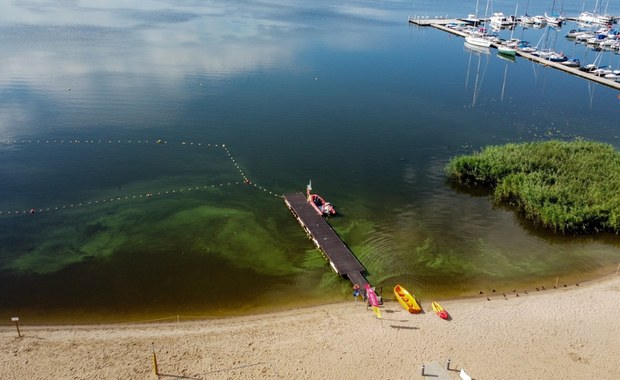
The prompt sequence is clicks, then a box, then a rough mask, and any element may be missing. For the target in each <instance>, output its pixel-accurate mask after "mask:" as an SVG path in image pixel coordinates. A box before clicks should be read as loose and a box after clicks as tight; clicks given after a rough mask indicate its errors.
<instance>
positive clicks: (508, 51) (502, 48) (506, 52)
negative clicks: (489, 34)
mask: <svg viewBox="0 0 620 380" xmlns="http://www.w3.org/2000/svg"><path fill="white" fill-rule="evenodd" d="M497 51H498V52H499V53H500V54H503V55H510V56H513V57H514V56H515V55H517V49H514V48H511V47H508V46H505V45H498V46H497Z"/></svg>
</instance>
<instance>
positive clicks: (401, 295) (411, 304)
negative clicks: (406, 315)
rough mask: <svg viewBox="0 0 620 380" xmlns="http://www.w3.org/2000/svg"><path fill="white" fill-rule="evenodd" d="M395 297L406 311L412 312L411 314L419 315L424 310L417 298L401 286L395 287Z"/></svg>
mask: <svg viewBox="0 0 620 380" xmlns="http://www.w3.org/2000/svg"><path fill="white" fill-rule="evenodd" d="M394 295H395V296H396V299H397V300H398V302H399V303H400V304H401V306H402V307H403V308H405V310H407V311H408V312H410V313H411V314H417V313H419V312H421V311H422V308H421V307H420V305H419V304H418V302H417V301H416V300H415V298H414V297H413V296H412V295H411V293H409V292H408V291H407V289H405V288H403V287H402V286H400V285H398V284H397V285H396V286H395V287H394Z"/></svg>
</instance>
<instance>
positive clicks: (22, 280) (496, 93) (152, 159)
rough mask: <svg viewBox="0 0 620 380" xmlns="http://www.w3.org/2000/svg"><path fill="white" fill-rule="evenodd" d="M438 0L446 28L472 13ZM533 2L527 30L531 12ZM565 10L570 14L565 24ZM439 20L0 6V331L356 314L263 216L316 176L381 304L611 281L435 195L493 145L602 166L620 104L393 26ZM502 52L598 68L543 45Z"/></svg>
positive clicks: (609, 259) (340, 283) (313, 261)
mask: <svg viewBox="0 0 620 380" xmlns="http://www.w3.org/2000/svg"><path fill="white" fill-rule="evenodd" d="M453 3H454V4H453V5H454V6H453V7H448V6H446V9H450V15H455V16H461V15H465V14H467V13H471V12H473V10H474V7H475V1H472V2H471V4H464V3H463V2H457V1H454V2H453ZM494 3H495V7H496V9H498V10H501V11H503V12H504V13H510V12H511V11H512V10H513V9H514V6H513V5H512V4H511V3H510V2H501V1H496V2H494ZM539 6H540V7H541V8H540V9H538V10H535V9H531V10H530V11H529V13H531V14H538V13H541V14H542V13H543V12H544V11H546V10H547V9H546V8H543V7H542V5H539ZM581 6H582V4H581V3H579V4H577V3H576V2H575V4H572V2H565V4H564V7H565V10H566V12H569V11H571V10H572V11H574V12H572V13H575V14H576V13H578V11H580V10H581ZM438 7H439V5H437V4H436V2H426V3H425V2H421V3H420V2H418V3H416V4H415V5H414V4H412V3H410V2H407V1H385V2H374V1H345V2H339V3H338V4H332V3H331V2H327V1H325V2H323V1H319V2H312V3H307V2H302V1H293V0H291V1H286V2H284V3H283V4H277V5H274V4H271V3H270V2H264V1H251V2H236V1H232V2H214V1H193V2H183V3H182V4H179V3H178V2H173V1H163V2H162V1H148V0H144V1H137V2H133V3H132V4H131V6H127V5H126V4H124V3H123V4H120V3H115V2H106V3H105V4H102V3H97V4H89V3H88V2H74V3H57V2H51V1H49V2H47V1H43V2H40V3H39V4H37V6H36V7H35V6H33V5H32V4H30V3H25V4H20V3H16V2H14V3H9V4H3V5H0V19H1V21H2V23H0V25H1V26H0V29H1V31H2V33H0V50H1V51H2V53H3V57H5V58H4V59H3V60H2V61H1V62H0V69H1V70H2V72H3V76H2V78H0V111H1V112H0V134H1V136H0V176H1V178H2V180H1V181H0V211H1V212H2V214H0V242H1V244H0V268H1V271H0V284H2V292H0V309H1V314H2V315H5V316H6V318H5V319H6V321H5V322H6V323H8V322H10V321H9V317H10V316H12V315H19V316H20V318H22V320H25V321H37V322H67V321H85V322H97V321H117V322H126V321H137V320H150V319H157V318H167V317H173V316H176V315H179V316H182V317H184V318H187V317H208V316H221V315H232V314H241V313H254V312H258V311H267V310H273V309H278V308H288V307H292V306H298V305H307V304H317V303H321V302H331V301H336V300H344V299H350V298H351V289H350V284H349V283H347V282H346V281H344V280H341V279H339V278H338V277H337V276H336V275H335V274H333V273H332V272H331V271H330V269H329V266H328V265H327V263H326V262H325V260H324V259H323V258H322V257H321V255H320V254H319V253H318V252H317V251H316V250H315V249H314V246H313V245H312V243H311V242H310V241H309V240H308V239H307V238H306V236H305V234H304V233H303V232H302V230H301V228H299V226H298V225H297V224H296V222H295V220H294V218H293V217H292V216H291V215H290V212H289V211H288V210H287V209H286V207H285V206H284V203H283V202H282V200H281V199H280V198H278V197H277V196H276V195H278V194H283V193H285V192H289V191H295V190H298V191H303V190H304V187H305V185H306V183H307V182H308V180H310V179H312V182H313V187H314V189H315V190H316V191H317V192H318V193H320V194H322V195H323V196H324V197H325V198H327V199H328V200H329V201H331V202H332V203H334V204H335V206H336V208H337V210H338V212H339V215H338V217H335V218H333V219H332V220H331V221H330V223H331V224H332V226H333V227H334V228H335V229H336V231H337V232H338V233H339V234H340V235H341V236H342V238H343V240H344V241H345V242H346V243H347V245H349V247H351V249H352V250H353V252H354V253H355V254H356V255H357V256H358V258H359V259H360V261H361V262H362V263H363V264H364V265H365V266H366V268H367V269H368V273H369V275H368V279H369V280H370V281H371V282H372V283H373V284H375V285H376V286H377V287H379V288H381V287H383V288H384V290H385V291H386V293H387V292H388V291H389V289H390V288H391V287H392V286H393V285H394V284H396V283H400V284H402V285H404V286H405V287H407V288H409V289H410V290H412V291H414V293H415V294H416V295H417V296H419V297H421V298H422V300H426V299H429V298H430V297H448V296H450V297H453V296H470V295H474V294H477V293H478V291H479V290H484V291H488V290H489V289H513V288H524V289H527V288H528V287H529V288H533V287H534V286H537V285H538V284H542V283H545V284H553V283H554V282H555V280H556V278H559V281H561V282H567V283H570V282H576V281H583V280H585V279H589V278H594V277H596V276H599V275H600V274H601V273H606V272H609V271H611V270H613V269H615V268H616V266H617V265H618V262H620V250H619V249H618V248H619V243H620V240H619V239H618V238H617V237H616V236H607V235H606V236H596V237H578V238H576V237H572V236H556V235H552V234H549V233H548V232H545V231H540V230H537V229H536V228H534V227H532V226H529V225H527V224H526V223H523V221H521V220H520V219H519V218H518V217H517V216H515V215H514V214H513V213H512V211H511V210H507V209H503V208H497V207H494V206H493V205H492V203H491V202H490V201H489V199H488V197H487V196H486V195H485V194H473V193H468V192H461V191H460V190H458V189H454V188H452V187H451V186H450V185H449V184H448V183H447V182H446V178H445V175H444V172H443V168H444V165H445V164H446V163H447V161H448V160H449V159H450V158H451V157H453V156H455V155H459V154H463V153H469V152H471V151H473V150H475V149H478V148H480V147H482V146H485V145H489V144H501V143H504V142H519V141H536V140H541V139H547V138H566V139H570V138H574V137H582V138H586V139H593V140H598V141H604V142H608V143H611V144H612V145H614V146H619V144H618V132H617V130H616V128H617V127H616V126H617V122H616V121H617V115H618V107H620V100H619V99H618V94H617V92H616V91H613V90H610V89H608V88H605V87H602V86H600V85H593V84H589V83H587V82H585V81H583V80H582V79H579V78H575V77H571V76H568V75H566V74H563V73H560V72H556V71H554V70H552V69H549V68H543V67H539V66H536V65H533V64H531V63H530V62H527V61H523V60H520V59H517V61H516V62H507V61H505V60H501V59H498V58H497V57H496V56H495V55H494V53H492V54H484V53H483V54H480V53H477V52H472V51H470V50H467V49H465V48H464V47H463V40H462V39H460V38H456V37H454V36H450V35H447V34H445V33H443V32H440V31H437V30H435V29H430V28H427V29H419V28H415V27H411V26H409V25H408V23H407V17H408V16H409V15H414V14H424V13H425V12H428V14H431V15H432V14H433V13H437V14H442V13H445V12H444V11H446V9H441V8H438ZM441 7H442V8H443V5H441ZM500 7H504V8H501V9H500ZM452 12H454V13H452ZM609 12H610V13H614V10H612V9H610V10H609ZM615 13H620V10H616V12H615ZM569 28H570V26H565V27H564V29H563V30H564V31H566V30H568V29H569ZM503 33H505V32H503ZM515 33H519V34H522V35H524V36H526V37H527V38H528V39H530V40H531V41H537V40H539V39H541V40H547V41H548V42H549V43H555V44H557V45H558V46H562V49H564V50H565V51H571V52H572V51H574V52H575V53H576V54H581V58H582V59H583V60H588V59H590V58H591V57H594V56H595V53H593V52H591V51H589V50H587V49H586V48H585V47H583V46H580V45H574V44H573V43H572V42H569V41H566V40H564V39H563V37H562V35H561V34H559V33H558V32H557V31H555V35H554V34H552V33H553V32H551V31H547V33H548V35H544V34H543V33H545V31H542V30H537V31H534V30H517V31H515ZM554 39H555V41H554ZM601 59H603V60H605V62H609V64H610V65H617V64H618V62H619V59H618V55H614V54H611V53H610V54H607V53H606V54H605V55H604V56H603V58H601ZM158 140H160V141H159V142H160V143H157V141H158ZM222 144H225V147H226V149H224V148H222ZM229 154H230V155H229ZM244 176H246V177H247V178H249V179H250V180H251V181H252V184H251V185H248V184H244V183H243V182H244V178H245V177H244ZM255 185H256V186H255ZM32 208H34V209H36V210H37V211H36V212H35V213H34V214H31V213H30V212H29V210H30V209H32ZM56 208H58V209H56ZM47 209H49V211H47ZM39 210H42V211H39Z"/></svg>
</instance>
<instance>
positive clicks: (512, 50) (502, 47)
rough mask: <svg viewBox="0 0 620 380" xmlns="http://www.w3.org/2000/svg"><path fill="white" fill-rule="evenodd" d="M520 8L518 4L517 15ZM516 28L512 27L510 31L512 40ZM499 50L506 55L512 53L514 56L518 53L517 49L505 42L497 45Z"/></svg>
mask: <svg viewBox="0 0 620 380" xmlns="http://www.w3.org/2000/svg"><path fill="white" fill-rule="evenodd" d="M518 8H519V4H517V6H516V7H515V15H516V14H517V10H518ZM514 31H515V28H512V31H510V40H511V41H512V36H513V34H514ZM497 51H498V52H499V53H500V54H504V55H510V56H512V57H514V56H516V55H517V49H515V48H513V47H510V46H507V45H504V44H500V45H497Z"/></svg>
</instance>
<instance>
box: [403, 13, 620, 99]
mask: <svg viewBox="0 0 620 380" xmlns="http://www.w3.org/2000/svg"><path fill="white" fill-rule="evenodd" d="M568 19H569V20H571V19H572V18H568ZM484 21H487V20H484V19H476V20H468V19H465V18H434V19H433V18H421V17H413V18H409V23H410V24H414V25H418V26H431V27H433V28H436V29H439V30H442V31H444V32H448V33H451V34H454V35H457V36H460V37H466V36H467V33H465V32H462V31H460V30H456V29H454V28H449V27H447V26H446V25H448V24H451V23H463V22H465V23H470V24H472V25H473V24H476V25H477V24H478V23H481V22H484ZM490 42H491V47H492V48H495V49H497V47H498V46H499V45H500V44H499V43H497V42H493V41H490ZM516 55H517V56H519V57H523V58H525V59H528V60H530V61H532V62H536V63H539V64H541V65H543V66H548V67H552V68H554V69H558V70H561V71H564V72H566V73H569V74H572V75H575V76H578V77H581V78H584V79H587V80H590V81H592V82H596V83H599V84H602V85H604V86H607V87H611V88H614V89H616V90H620V82H616V81H612V80H609V79H606V78H604V77H601V76H596V75H593V74H591V73H588V72H585V71H581V70H579V68H578V67H569V66H566V65H562V64H561V63H559V62H553V61H550V60H548V59H545V58H543V57H538V56H536V55H533V54H530V53H527V52H524V51H519V50H517V52H516Z"/></svg>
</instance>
